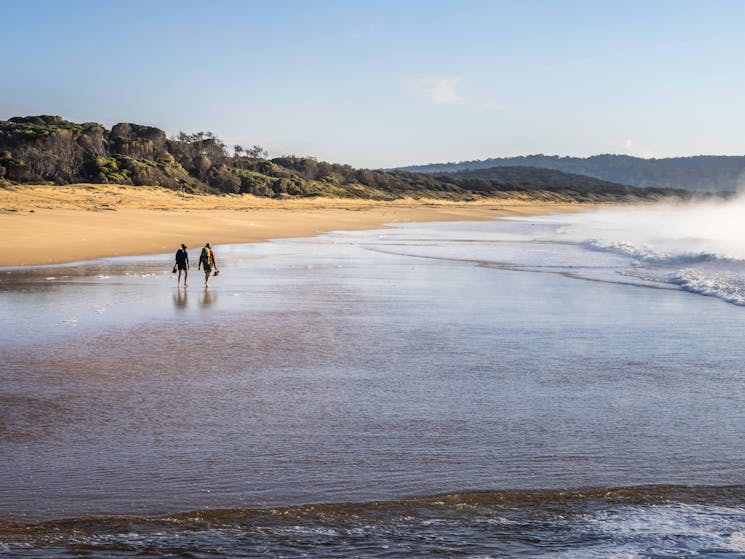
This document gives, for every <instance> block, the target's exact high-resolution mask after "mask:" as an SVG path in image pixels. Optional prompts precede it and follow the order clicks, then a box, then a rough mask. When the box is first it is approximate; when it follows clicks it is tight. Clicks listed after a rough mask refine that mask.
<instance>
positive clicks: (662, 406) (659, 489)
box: [0, 201, 745, 558]
mask: <svg viewBox="0 0 745 559" xmlns="http://www.w3.org/2000/svg"><path fill="white" fill-rule="evenodd" d="M742 207H743V206H742V204H741V203H740V202H738V201H731V202H729V203H701V204H697V205H684V206H664V205H655V206H646V207H643V208H638V209H628V208H619V209H610V210H599V211H594V212H586V213H580V214H563V215H551V216H544V217H533V218H519V219H512V220H500V221H482V222H451V223H424V224H422V223H419V224H397V225H395V226H394V227H390V228H386V229H380V230H376V231H356V232H332V233H328V234H324V235H320V236H317V237H313V238H305V239H288V240H274V241H270V242H266V243H258V244H247V245H222V246H218V247H216V249H215V250H216V256H217V259H218V263H219V264H220V268H221V274H220V275H219V276H218V277H214V278H212V280H211V282H210V287H209V288H208V289H204V287H203V285H202V284H203V277H200V274H199V273H197V271H196V270H194V269H193V270H192V274H191V275H190V282H189V283H190V285H189V287H188V288H186V289H183V288H181V289H178V288H177V287H176V281H175V276H174V275H173V274H171V272H170V268H171V266H172V259H173V255H171V254H168V255H154V256H153V255H151V256H142V257H127V258H110V259H101V260H95V261H89V262H79V263H74V264H69V265H63V266H46V267H44V266H42V267H29V268H23V269H13V268H6V269H2V270H0V363H2V365H1V366H0V383H1V385H2V391H1V392H0V556H2V557H134V556H137V557H362V558H372V557H376V558H377V557H472V558H477V557H479V558H481V557H544V556H545V557H654V558H662V557H727V558H732V557H745V442H743V437H742V432H743V430H744V428H745V411H744V410H745V406H743V404H744V399H745V375H744V374H743V373H744V372H745V348H744V347H743V343H742V341H743V339H744V338H745V336H744V335H745V309H743V304H744V303H745V230H743V229H745V225H740V221H739V215H742V212H740V211H739V210H740V208H742ZM740 231H742V232H743V235H740ZM175 249H176V247H174V252H175ZM191 252H192V254H191V257H192V260H193V261H194V264H196V258H197V256H198V250H196V249H194V250H192V251H191Z"/></svg>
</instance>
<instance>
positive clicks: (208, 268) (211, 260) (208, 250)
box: [198, 243, 218, 287]
mask: <svg viewBox="0 0 745 559" xmlns="http://www.w3.org/2000/svg"><path fill="white" fill-rule="evenodd" d="M198 268H204V285H205V287H206V286H207V285H208V284H209V282H210V274H212V268H215V275H217V274H218V270H217V265H216V264H215V253H214V252H213V251H212V247H210V244H209V243H207V244H205V245H204V247H203V248H202V253H201V254H200V255H199V266H198Z"/></svg>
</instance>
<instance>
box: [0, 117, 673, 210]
mask: <svg viewBox="0 0 745 559" xmlns="http://www.w3.org/2000/svg"><path fill="white" fill-rule="evenodd" d="M0 181H4V182H5V183H6V184H8V183H10V184H40V183H46V184H57V185H64V184H72V183H81V182H83V183H99V184H122V185H134V186H145V185H148V186H164V187H167V188H171V189H174V190H180V191H183V192H190V193H227V194H237V193H247V194H253V195H256V196H264V197H302V196H326V197H337V198H338V197H343V198H366V199H377V200H385V199H396V198H403V197H412V198H440V199H453V200H469V199H475V198H481V197H494V196H498V197H507V196H518V197H519V196H528V197H532V198H537V199H545V200H549V199H550V200H556V201H571V200H578V201H604V200H606V201H615V200H617V199H618V197H619V196H620V197H626V198H639V199H658V198H661V197H665V196H675V195H681V194H682V193H681V192H676V191H665V190H660V189H640V188H633V187H627V186H622V185H619V184H612V183H610V182H607V181H598V180H595V179H589V178H587V177H579V176H571V175H563V174H562V173H559V172H558V171H553V172H552V173H546V172H543V171H541V170H539V169H527V170H525V169H512V170H503V171H501V172H500V173H496V172H492V173H490V174H487V175H481V176H480V175H474V176H469V175H462V176H461V175H453V174H450V173H444V174H437V175H432V174H423V173H414V172H407V171H382V170H371V169H354V168H352V167H351V166H349V165H340V164H334V163H327V162H322V161H317V160H316V159H314V158H311V157H294V156H289V157H277V158H274V159H267V158H266V151H265V150H264V149H263V148H261V147H260V146H254V147H252V148H250V149H244V148H243V147H241V146H234V147H233V148H232V150H229V149H228V147H227V146H226V145H225V144H224V143H223V142H222V141H221V140H220V139H219V138H218V137H216V136H215V135H214V134H212V133H211V132H197V133H194V134H186V133H184V132H180V133H179V134H178V135H177V136H176V137H173V138H168V137H166V133H165V132H164V131H163V130H160V129H158V128H154V127H152V126H143V125H139V124H133V123H119V124H116V125H115V126H113V127H112V128H111V130H107V129H106V128H105V127H103V126H102V125H100V124H98V123H95V122H88V123H82V124H80V123H74V122H70V121H67V120H64V119H62V118H61V117H58V116H47V115H42V116H31V117H14V118H11V119H8V120H7V121H0Z"/></svg>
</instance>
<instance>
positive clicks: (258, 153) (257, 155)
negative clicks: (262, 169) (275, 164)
mask: <svg viewBox="0 0 745 559" xmlns="http://www.w3.org/2000/svg"><path fill="white" fill-rule="evenodd" d="M244 151H245V153H246V157H252V158H253V159H266V158H267V156H268V155H269V152H268V151H266V150H265V149H264V148H263V147H261V146H259V145H255V146H253V147H251V148H249V149H247V150H244Z"/></svg>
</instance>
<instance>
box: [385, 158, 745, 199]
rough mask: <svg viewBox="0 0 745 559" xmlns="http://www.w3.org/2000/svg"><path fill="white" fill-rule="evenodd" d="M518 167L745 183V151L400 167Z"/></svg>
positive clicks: (626, 178)
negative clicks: (657, 157)
mask: <svg viewBox="0 0 745 559" xmlns="http://www.w3.org/2000/svg"><path fill="white" fill-rule="evenodd" d="M518 166H519V167H533V168H536V167H539V168H543V169H553V170H555V171H562V172H565V173H573V174H578V175H585V176H588V177H594V178H598V179H601V180H605V181H610V182H615V183H620V184H628V185H632V186H639V187H653V188H682V189H686V190H691V191H697V192H736V191H738V190H739V189H740V188H741V187H742V186H743V185H744V184H745V156H740V155H737V156H729V155H696V156H691V157H668V158H661V159H644V158H641V157H632V156H630V155H611V154H605V155H593V156H592V157H560V156H558V155H543V154H539V155H526V156H519V157H496V158H489V159H483V160H474V161H460V162H458V163H430V164H428V165H413V166H409V167H401V168H400V169H399V170H404V171H410V172H417V173H429V174H437V175H440V174H443V173H460V172H463V171H469V172H470V171H476V170H486V169H496V168H499V167H518Z"/></svg>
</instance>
